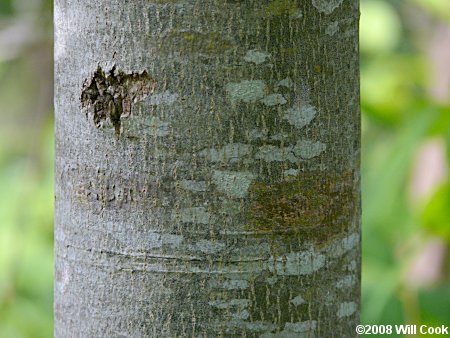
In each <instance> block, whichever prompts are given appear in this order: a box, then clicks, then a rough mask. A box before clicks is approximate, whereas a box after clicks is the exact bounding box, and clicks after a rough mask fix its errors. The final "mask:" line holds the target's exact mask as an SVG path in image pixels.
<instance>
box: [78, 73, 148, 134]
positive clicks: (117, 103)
mask: <svg viewBox="0 0 450 338" xmlns="http://www.w3.org/2000/svg"><path fill="white" fill-rule="evenodd" d="M155 86H156V81H155V80H154V79H152V78H151V77H150V75H149V74H148V73H147V72H146V71H145V70H144V71H143V72H141V73H135V72H133V73H125V72H123V71H121V70H118V69H117V68H116V66H114V67H113V68H112V69H111V70H109V71H103V69H102V68H101V67H100V66H98V68H97V70H96V71H95V73H94V74H93V76H92V77H91V78H88V79H86V80H85V81H84V85H83V90H82V92H81V105H82V107H83V108H84V109H86V115H87V117H89V116H92V119H93V121H94V123H95V125H96V127H97V128H100V127H102V126H103V125H104V124H105V122H106V123H110V124H112V126H113V127H114V130H115V132H116V135H117V136H119V135H120V124H121V119H122V118H126V117H128V116H129V115H130V113H131V107H132V106H133V104H135V103H137V102H139V101H142V100H143V99H144V98H146V97H148V96H150V95H151V94H152V93H153V90H154V89H155Z"/></svg>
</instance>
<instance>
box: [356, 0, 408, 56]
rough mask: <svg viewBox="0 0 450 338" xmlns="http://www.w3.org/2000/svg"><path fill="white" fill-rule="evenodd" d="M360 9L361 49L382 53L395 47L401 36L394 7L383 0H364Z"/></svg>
mask: <svg viewBox="0 0 450 338" xmlns="http://www.w3.org/2000/svg"><path fill="white" fill-rule="evenodd" d="M360 10H361V23H360V40H361V44H360V45H361V51H363V52H376V53H380V52H386V51H391V50H392V49H394V48H395V47H396V46H397V44H398V42H399V40H400V37H401V24H400V20H399V17H398V15H397V13H396V11H395V9H394V7H392V6H391V5H390V4H389V3H388V2H386V1H382V0H362V1H361V4H360Z"/></svg>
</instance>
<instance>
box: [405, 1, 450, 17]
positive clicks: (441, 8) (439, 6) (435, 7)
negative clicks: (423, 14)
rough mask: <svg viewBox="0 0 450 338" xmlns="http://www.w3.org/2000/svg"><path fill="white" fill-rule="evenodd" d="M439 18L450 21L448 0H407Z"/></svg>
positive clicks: (449, 2)
mask: <svg viewBox="0 0 450 338" xmlns="http://www.w3.org/2000/svg"><path fill="white" fill-rule="evenodd" d="M409 1H411V2H413V3H415V4H417V5H419V6H421V7H422V8H424V9H425V10H427V11H428V12H429V13H431V14H432V15H434V16H436V17H437V18H439V19H442V20H445V21H446V22H448V23H450V1H448V0H409Z"/></svg>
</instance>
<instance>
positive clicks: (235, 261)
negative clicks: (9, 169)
mask: <svg viewBox="0 0 450 338" xmlns="http://www.w3.org/2000/svg"><path fill="white" fill-rule="evenodd" d="M358 20H359V9H358V1H357V0H346V1H343V0H302V1H300V0H297V1H295V0H272V1H268V0H264V1H263V0H248V1H238V0H220V1H219V0H201V1H200V0H179V1H177V0H133V1H124V0H95V1H94V0H78V1H67V0H56V1H55V109H56V187H55V189H56V202H55V207H56V213H55V261H56V262H55V337H234V336H244V337H263V338H268V337H340V338H342V337H355V336H356V334H355V331H354V330H355V325H356V324H357V323H358V321H359V297H360V245H359V242H360V198H359V189H360V188H359V185H360V183H359V149H360V115H359V66H358Z"/></svg>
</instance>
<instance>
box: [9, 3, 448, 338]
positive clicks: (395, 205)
mask: <svg viewBox="0 0 450 338" xmlns="http://www.w3.org/2000/svg"><path fill="white" fill-rule="evenodd" d="M51 12H52V3H51V1H48V0H34V1H30V0H0V118H1V123H0V337H5V338H15V337H51V336H52V335H53V328H52V324H53V323H52V293H53V281H52V280H53V199H54V197H53V158H54V153H53V142H54V141H53V112H52V100H53V99H52V63H53V61H52V14H51ZM361 12H362V16H361V105H362V137H363V140H362V141H363V142H362V143H363V146H362V178H363V180H362V194H363V229H362V231H363V232H362V233H363V277H362V293H363V297H362V314H361V316H362V322H363V323H364V324H392V325H394V324H422V323H423V324H427V325H442V324H444V325H447V326H449V325H450V279H449V260H448V257H449V256H448V247H449V242H450V231H449V230H450V229H449V228H450V215H449V213H450V211H449V210H450V190H449V183H448V172H446V170H447V171H448V155H449V129H450V127H449V126H450V105H449V97H450V95H449V94H450V92H449V89H448V87H447V88H446V91H445V88H444V94H441V95H440V96H439V95H437V94H436V93H434V94H433V91H432V90H430V88H433V86H435V82H436V79H435V78H434V77H433V74H434V73H433V67H435V68H436V67H437V69H438V73H439V70H440V68H439V67H440V65H439V63H437V64H436V61H435V59H432V57H430V55H431V54H432V53H433V51H434V48H435V47H436V46H439V44H440V42H439V41H437V42H436V43H435V44H434V45H433V44H432V43H431V42H430V41H434V40H433V36H435V35H436V34H435V33H436V32H437V31H438V30H443V31H446V30H447V32H450V28H449V26H450V1H448V0H403V1H401V0H398V1H395V0H390V1H388V0H361ZM445 39H446V38H445V36H444V38H442V41H441V44H444V45H445V44H447V45H448V47H447V50H448V49H450V40H449V38H448V36H447V40H445ZM447 63H450V58H449V59H448V60H447ZM441 66H442V72H445V71H447V72H449V70H448V67H447V68H446V67H445V61H444V63H443V64H442V65H441ZM447 75H448V74H447ZM441 89H442V88H441ZM430 140H433V142H435V143H436V142H437V143H438V144H441V145H443V147H441V148H440V149H443V151H441V153H443V158H444V164H441V167H443V170H444V175H443V176H442V177H443V178H442V179H441V180H440V181H439V182H438V183H436V184H435V185H434V187H433V188H432V189H431V190H430V191H431V192H430V193H428V194H427V195H426V196H415V195H417V193H414V189H412V188H411V187H412V186H414V180H420V179H421V176H420V175H422V176H423V175H425V176H426V175H434V172H433V171H432V172H423V171H422V172H420V171H418V172H419V174H417V170H415V168H416V167H417V163H418V161H417V160H416V158H417V156H418V153H419V152H420V151H421V149H423V146H424V145H426V144H429V143H430ZM419 162H420V161H419ZM441 169H442V168H441ZM441 171H442V170H441ZM433 245H434V247H438V248H440V250H441V251H439V250H438V252H440V253H441V254H434V255H430V256H424V254H425V253H426V252H427V248H430V247H431V248H433ZM420 257H425V258H426V263H427V264H426V265H429V266H437V271H438V274H437V275H436V276H435V277H434V278H431V279H430V278H428V279H429V280H426V281H424V280H423V279H424V277H430V276H427V275H426V272H422V277H421V275H420V273H419V275H418V277H417V274H416V275H415V276H414V275H411V266H414V265H415V263H417V262H418V261H419V260H420ZM419 270H420V269H419ZM419 272H420V271H419ZM423 274H425V275H423ZM425 279H426V278H425ZM392 336H395V335H392Z"/></svg>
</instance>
